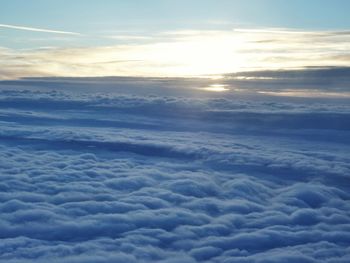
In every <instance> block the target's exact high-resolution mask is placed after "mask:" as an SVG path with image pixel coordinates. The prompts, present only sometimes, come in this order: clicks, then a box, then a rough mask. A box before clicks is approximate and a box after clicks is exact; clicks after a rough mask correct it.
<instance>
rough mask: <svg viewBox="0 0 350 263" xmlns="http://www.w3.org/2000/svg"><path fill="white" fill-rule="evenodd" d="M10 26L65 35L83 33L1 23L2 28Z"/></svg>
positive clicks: (17, 28)
mask: <svg viewBox="0 0 350 263" xmlns="http://www.w3.org/2000/svg"><path fill="white" fill-rule="evenodd" d="M1 27H2V28H9V29H16V30H24V31H34V32H43V33H52V34H63V35H76V36H79V35H81V34H80V33H76V32H69V31H60V30H51V29H44V28H36V27H26V26H16V25H7V24H0V28H1Z"/></svg>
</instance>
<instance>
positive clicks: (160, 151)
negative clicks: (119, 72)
mask: <svg viewBox="0 0 350 263" xmlns="http://www.w3.org/2000/svg"><path fill="white" fill-rule="evenodd" d="M202 81H203V80H202ZM186 83H187V85H193V83H194V80H193V79H191V80H183V79H182V80H180V79H172V80H169V79H159V80H158V81H157V80H155V79H153V78H152V79H138V78H121V79H118V78H117V79H115V78H106V79H96V78H91V79H68V78H63V79H60V78H57V79H54V78H53V79H30V80H21V81H8V82H2V83H0V121H1V129H0V230H1V231H0V239H1V242H0V261H6V262H32V261H35V262H48V261H52V262H111V261H112V262H114V261H116V262H193V263H194V262H214V263H221V262H254V263H255V262H257V263H265V262H328V263H333V262H346V261H347V259H348V257H349V255H350V250H349V245H350V235H349V234H348V232H349V231H348V230H349V226H350V214H349V212H348V211H350V205H349V200H350V194H349V186H348V181H349V171H350V166H349V163H350V160H349V156H348V151H349V146H348V144H349V142H350V138H349V134H348V130H349V126H348V125H347V120H348V119H349V114H350V108H349V103H348V102H347V101H343V100H341V99H334V98H333V99H329V100H319V99H310V98H308V99H306V100H301V99H295V100H283V98H279V97H277V98H276V97H266V96H260V97H259V96H253V97H249V96H248V97H239V96H238V95H236V94H234V95H232V96H230V95H224V96H223V95H221V96H220V97H218V95H217V93H215V94H213V93H210V94H211V95H210V94H209V95H208V94H207V93H206V94H207V95H206V96H204V95H199V93H188V91H187V90H186V89H185V90H181V89H180V90H178V88H176V87H177V86H178V85H180V86H181V85H184V84H186ZM165 87H166V88H165ZM174 87H175V88H174ZM164 89H167V92H168V93H167V92H166V91H164ZM171 91H172V92H173V93H170V92H171ZM164 94H166V95H164Z"/></svg>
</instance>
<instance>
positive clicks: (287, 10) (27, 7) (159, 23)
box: [0, 0, 350, 78]
mask: <svg viewBox="0 0 350 263" xmlns="http://www.w3.org/2000/svg"><path fill="white" fill-rule="evenodd" d="M348 10H350V1H348V0H307V1H305V0H294V1H287V0H246V1H238V0H237V1H235V0H200V1H199V0H192V1H183V0H178V1H170V0H134V1H121V0H120V1H118V0H74V1H72V0H55V1H54V0H32V1H23V0H2V1H1V3H0V55H1V57H0V63H1V66H2V68H5V70H4V69H3V70H2V71H1V72H0V77H1V78H12V77H13V76H28V75H29V76H31V75H33V76H42V75H43V76H46V75H74V76H76V75H77V76H80V75H81V76H85V75H91V74H93V75H99V76H101V75H147V76H148V75H157V76H164V75H166V76H168V75H176V76H182V75H198V74H200V75H201V74H220V73H227V72H231V71H239V70H246V69H255V68H281V67H282V66H285V67H288V68H289V67H304V66H344V65H345V66H346V65H348V64H349V57H350V55H349V53H350V52H349V50H350V47H349V44H348V43H349V36H350V33H349V32H348V31H347V30H348V29H350V16H349V15H348ZM286 52H289V53H290V54H289V55H288V56H287V54H286ZM67 58H70V61H68V60H67ZM320 58H323V59H322V60H320ZM43 66H44V67H43ZM68 67H69V69H68Z"/></svg>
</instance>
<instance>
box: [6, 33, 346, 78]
mask: <svg viewBox="0 0 350 263" xmlns="http://www.w3.org/2000/svg"><path fill="white" fill-rule="evenodd" d="M68 33H69V32H68ZM349 36H350V35H349V34H346V32H345V31H344V32H338V31H310V32H297V31H293V30H288V29H284V30H282V29H281V30H279V31H276V30H271V29H262V30H247V29H242V30H239V29H237V30H227V31H224V30H222V31H218V30H215V31H214V30H213V31H210V30H207V31H196V30H184V31H173V32H164V33H159V34H158V35H152V36H151V38H150V39H148V40H147V41H145V39H144V38H145V37H146V38H147V37H148V36H147V35H146V36H142V37H141V38H139V37H138V36H136V38H139V39H135V38H134V39H129V40H127V36H123V35H121V36H120V37H121V38H124V40H125V41H124V42H122V43H120V42H117V43H115V42H113V40H111V41H112V43H110V44H109V45H96V46H93V45H90V44H87V45H85V46H82V45H81V43H79V46H81V47H80V48H77V47H76V48H73V47H70V46H65V47H61V48H59V47H56V48H49V49H33V50H3V51H2V53H3V54H4V55H6V59H4V60H2V61H0V63H1V65H2V70H1V71H0V74H1V75H0V76H1V78H2V79H5V78H20V77H30V76H42V77H43V76H68V77H90V76H144V77H184V76H187V77H188V76H198V75H222V74H227V73H232V72H242V71H254V70H261V69H263V70H264V69H265V70H276V69H290V68H293V69H295V68H299V69H300V68H305V67H321V66H322V67H327V66H336V67H347V66H349V65H350V64H349V60H348V59H347V58H348V56H349V52H348V46H347V43H348V42H349ZM131 37H132V36H131ZM102 38H103V39H106V37H105V36H104V37H102ZM96 39H99V37H95V38H93V39H91V42H95V41H96ZM128 41H129V42H128ZM46 45H47V44H46ZM286 51H288V52H286ZM18 58H21V59H18ZM120 61H123V63H120ZM44 65H45V66H44Z"/></svg>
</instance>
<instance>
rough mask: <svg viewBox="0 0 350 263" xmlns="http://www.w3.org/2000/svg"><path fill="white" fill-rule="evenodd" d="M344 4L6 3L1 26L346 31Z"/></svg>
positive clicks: (340, 0) (312, 0)
mask: <svg viewBox="0 0 350 263" xmlns="http://www.w3.org/2000/svg"><path fill="white" fill-rule="evenodd" d="M348 10H350V2H349V1H347V0H332V1H331V0H308V1H304V0H295V1H286V0H249V1H235V0H220V1H215V0H200V1H199V0H192V1H184V0H180V1H171V0H147V1H145V0H134V1H120V0H119V1H118V0H117V1H113V0H100V1H96V0H75V1H67V0H62V1H53V0H34V1H21V0H11V1H9V0H5V1H1V8H0V17H1V23H3V24H19V25H27V26H32V27H49V28H56V29H61V30H67V31H78V32H81V33H87V32H91V31H92V32H96V31H107V30H143V31H144V30H147V31H152V30H170V29H179V28H188V27H191V28H202V29H203V28H205V29H207V28H208V27H212V28H213V27H215V28H217V27H224V26H226V27H227V26H228V27H232V26H248V27H252V26H253V27H283V28H285V27H288V28H299V29H346V28H349V27H350V17H349V16H348Z"/></svg>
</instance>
